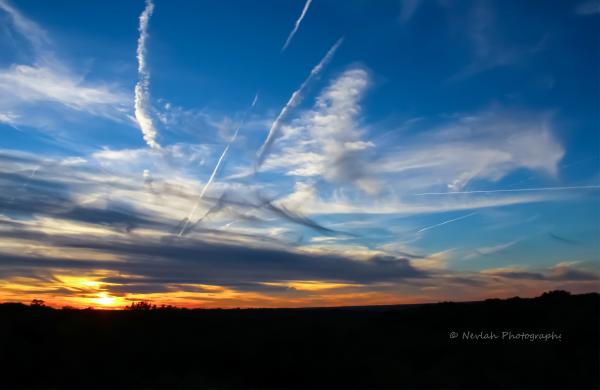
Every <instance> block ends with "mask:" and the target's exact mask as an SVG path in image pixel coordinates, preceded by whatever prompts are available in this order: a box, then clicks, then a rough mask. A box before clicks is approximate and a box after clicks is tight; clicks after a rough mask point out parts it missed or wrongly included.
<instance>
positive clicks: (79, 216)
mask: <svg viewBox="0 0 600 390" xmlns="http://www.w3.org/2000/svg"><path fill="white" fill-rule="evenodd" d="M532 15H534V16H535V18H533V17H532ZM599 45H600V2H599V1H598V0H578V1H572V2H565V1H548V2H545V3H544V6H543V7H542V6H541V5H540V4H539V3H535V2H529V1H528V2H520V1H516V0H512V1H500V0H496V1H494V0H491V1H464V2H447V1H443V0H440V1H428V2H426V1H421V0H402V1H397V0H381V1H379V2H377V3H372V2H368V1H364V0H352V1H347V2H344V3H343V5H342V3H341V2H337V1H334V0H290V1H286V2H282V1H260V2H259V1H256V2H250V1H244V0H228V1H216V0H215V1H209V0H207V1H198V2H186V1H168V2H167V1H164V0H162V1H161V0H146V1H142V0H136V1H130V2H126V3H111V4H109V5H107V4H106V3H105V2H101V1H99V0H92V1H88V2H77V1H74V0H61V1H56V2H52V3H50V2H36V1H31V0H20V1H8V0H0V53H2V55H1V56H0V296H1V297H2V298H1V299H0V300H1V301H2V302H3V303H8V302H24V303H29V302H31V301H32V300H33V299H40V300H43V301H44V302H45V303H46V304H47V305H49V306H52V307H56V308H60V307H63V306H72V307H75V308H86V307H94V308H95V309H123V308H124V307H125V306H127V305H129V304H131V303H132V302H140V301H144V302H149V303H151V304H155V305H157V306H160V305H172V306H176V307H186V308H222V309H227V308H302V307H306V308H318V307H341V306H372V305H402V304H426V303H436V301H437V302H442V301H456V302H461V301H479V300H484V299H490V298H505V297H513V296H521V297H536V296H540V295H541V294H542V293H543V292H546V291H552V290H567V291H570V292H571V293H572V294H580V293H592V292H593V293H598V292H599V289H598V281H599V280H600V258H599V253H600V223H599V221H600V201H599V200H600V198H599V195H600V131H599V130H600V110H598V107H600V52H599V51H598V50H597V49H598V47H600V46H599Z"/></svg>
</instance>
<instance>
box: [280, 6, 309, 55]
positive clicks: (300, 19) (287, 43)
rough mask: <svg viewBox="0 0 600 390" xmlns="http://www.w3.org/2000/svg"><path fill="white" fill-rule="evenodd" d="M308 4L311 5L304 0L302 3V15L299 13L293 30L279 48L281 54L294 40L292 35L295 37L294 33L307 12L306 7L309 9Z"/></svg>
mask: <svg viewBox="0 0 600 390" xmlns="http://www.w3.org/2000/svg"><path fill="white" fill-rule="evenodd" d="M310 3H312V0H306V3H304V8H302V13H300V16H299V17H298V19H297V20H296V23H294V28H293V29H292V31H291V32H290V35H288V37H287V39H286V40H285V43H284V44H283V47H282V48H281V52H282V53H283V52H284V51H285V49H287V47H288V46H289V44H290V43H291V42H292V38H294V35H296V32H297V31H298V28H299V27H300V23H302V19H304V16H305V15H306V11H308V7H310Z"/></svg>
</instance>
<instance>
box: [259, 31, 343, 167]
mask: <svg viewBox="0 0 600 390" xmlns="http://www.w3.org/2000/svg"><path fill="white" fill-rule="evenodd" d="M343 40H344V39H343V38H340V39H338V41H337V42H336V43H335V44H334V45H333V46H332V47H331V49H329V51H328V52H327V54H325V57H323V59H322V60H321V62H319V63H318V64H317V66H315V67H314V68H313V69H312V70H311V71H310V74H309V75H308V77H307V78H306V80H304V82H303V83H302V85H300V88H298V89H297V90H296V91H294V93H292V96H290V99H289V100H288V102H287V104H286V105H285V106H284V107H283V108H282V109H281V112H280V113H279V115H278V116H277V118H276V119H275V121H274V122H273V124H272V125H271V128H270V129H269V135H267V139H266V140H265V142H264V143H263V144H262V146H261V147H260V149H259V151H258V154H257V161H256V165H255V167H254V168H255V170H256V169H257V168H259V167H260V166H261V165H262V163H263V162H264V159H265V157H266V155H267V153H269V149H270V148H271V144H272V143H273V141H274V140H275V136H276V134H277V130H279V127H280V126H281V122H282V121H283V120H284V119H285V117H286V116H287V114H288V113H289V111H290V109H292V108H294V107H295V106H296V105H298V104H299V103H300V101H302V93H304V90H305V89H306V87H307V86H308V84H309V83H310V82H311V80H312V79H314V78H315V77H316V76H317V75H318V74H319V73H320V72H321V71H322V70H323V67H325V66H326V65H327V63H329V61H331V58H332V57H333V55H334V54H335V51H336V50H337V49H338V47H339V46H340V45H341V44H342V41H343Z"/></svg>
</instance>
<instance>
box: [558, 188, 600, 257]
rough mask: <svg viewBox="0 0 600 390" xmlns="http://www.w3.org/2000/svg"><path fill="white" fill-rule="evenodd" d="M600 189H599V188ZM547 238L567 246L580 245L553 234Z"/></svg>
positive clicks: (577, 242)
mask: <svg viewBox="0 0 600 390" xmlns="http://www.w3.org/2000/svg"><path fill="white" fill-rule="evenodd" d="M599 188H600V187H599ZM548 236H549V237H550V238H552V239H553V240H555V241H558V242H561V243H563V244H568V245H581V241H577V240H573V239H570V238H566V237H562V236H559V235H558V234H554V233H548Z"/></svg>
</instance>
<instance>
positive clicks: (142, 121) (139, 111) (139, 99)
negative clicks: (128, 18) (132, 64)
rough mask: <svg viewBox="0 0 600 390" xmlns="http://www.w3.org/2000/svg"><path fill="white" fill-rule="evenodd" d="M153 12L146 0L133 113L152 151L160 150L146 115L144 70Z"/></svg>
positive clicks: (146, 77)
mask: <svg viewBox="0 0 600 390" xmlns="http://www.w3.org/2000/svg"><path fill="white" fill-rule="evenodd" d="M153 11H154V3H152V0H146V7H145V8H144V11H143V12H142V14H141V15H140V25H139V27H138V30H139V32H140V36H139V38H138V44H137V61H138V77H139V80H138V82H137V83H136V85H135V91H134V92H135V105H134V113H135V119H136V120H137V123H138V125H139V126H140V130H141V131H142V134H143V136H144V141H146V143H147V144H148V146H150V147H151V148H152V149H160V145H159V144H158V142H156V135H157V131H156V128H155V127H154V124H153V123H152V117H151V116H150V114H149V113H148V106H149V105H150V92H149V88H150V73H149V72H148V70H147V69H146V40H147V39H148V23H149V22H150V17H151V16H152V12H153Z"/></svg>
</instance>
